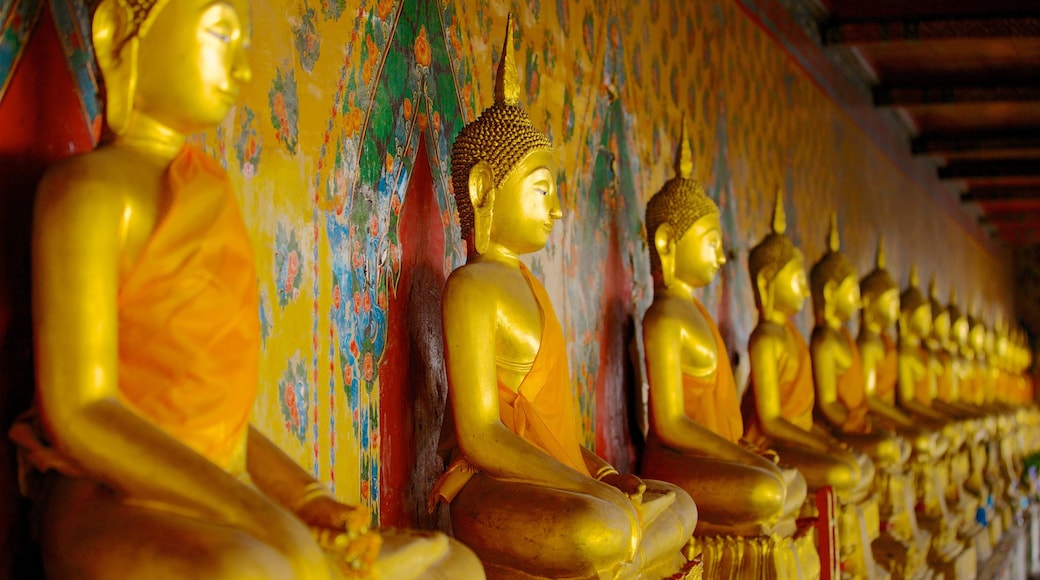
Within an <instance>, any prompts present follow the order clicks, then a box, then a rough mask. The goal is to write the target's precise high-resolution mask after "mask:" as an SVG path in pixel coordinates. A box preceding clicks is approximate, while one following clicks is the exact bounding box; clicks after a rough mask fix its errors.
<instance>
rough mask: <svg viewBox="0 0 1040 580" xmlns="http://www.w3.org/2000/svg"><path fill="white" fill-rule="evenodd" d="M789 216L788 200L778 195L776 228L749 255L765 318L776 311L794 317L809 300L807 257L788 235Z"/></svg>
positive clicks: (752, 277) (757, 303)
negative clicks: (806, 270)
mask: <svg viewBox="0 0 1040 580" xmlns="http://www.w3.org/2000/svg"><path fill="white" fill-rule="evenodd" d="M785 231H787V216H786V214H785V213H784V199H783V196H782V194H781V192H780V190H777V192H776V206H775V207H774V209H773V229H772V231H771V232H770V233H769V234H767V235H766V237H764V238H762V241H761V242H759V243H758V245H757V246H755V247H754V248H751V252H750V254H748V272H749V274H750V275H751V280H752V282H753V283H754V290H755V305H756V306H758V309H759V312H760V313H761V314H762V315H763V317H768V316H769V315H770V314H772V313H773V312H774V311H776V312H779V313H782V314H784V315H785V316H792V315H794V314H797V313H798V312H800V311H801V310H802V307H803V306H804V305H805V300H806V298H808V297H809V284H808V280H806V275H805V257H804V256H803V255H802V252H801V250H799V249H798V248H796V247H795V245H794V244H793V243H791V240H790V239H788V237H787V236H785V235H784V232H785Z"/></svg>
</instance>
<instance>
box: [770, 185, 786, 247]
mask: <svg viewBox="0 0 1040 580" xmlns="http://www.w3.org/2000/svg"><path fill="white" fill-rule="evenodd" d="M786 231H787V213H786V212H785V211H784V192H783V190H782V189H780V188H779V187H778V188H776V204H775V205H774V206H773V233H774V234H778V235H783V233H784V232H786Z"/></svg>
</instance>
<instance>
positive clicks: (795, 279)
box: [773, 252, 809, 316]
mask: <svg viewBox="0 0 1040 580" xmlns="http://www.w3.org/2000/svg"><path fill="white" fill-rule="evenodd" d="M807 278H808V277H807V276H806V275H805V259H804V258H803V257H802V255H801V252H799V253H797V254H796V255H795V257H794V258H792V259H791V261H790V262H788V263H787V264H785V265H784V267H783V268H781V269H780V271H779V272H778V273H777V275H776V278H775V279H774V280H773V309H774V310H776V311H777V312H782V313H783V314H785V315H787V316H793V315H795V314H797V313H799V312H801V310H802V307H803V306H805V301H806V300H807V299H808V298H809V281H808V279H807Z"/></svg>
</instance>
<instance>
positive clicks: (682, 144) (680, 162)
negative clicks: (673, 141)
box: [675, 112, 693, 179]
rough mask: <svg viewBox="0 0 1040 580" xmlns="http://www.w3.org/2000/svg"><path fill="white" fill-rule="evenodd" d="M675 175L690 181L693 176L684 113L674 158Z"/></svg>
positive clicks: (690, 150)
mask: <svg viewBox="0 0 1040 580" xmlns="http://www.w3.org/2000/svg"><path fill="white" fill-rule="evenodd" d="M675 174H676V175H678V176H679V177H681V178H683V179H690V177H691V176H692V175H693V150H692V149H690V133H689V131H688V130H687V128H686V113H685V112H684V113H683V116H682V125H681V126H680V132H679V152H678V154H677V155H676V156H675Z"/></svg>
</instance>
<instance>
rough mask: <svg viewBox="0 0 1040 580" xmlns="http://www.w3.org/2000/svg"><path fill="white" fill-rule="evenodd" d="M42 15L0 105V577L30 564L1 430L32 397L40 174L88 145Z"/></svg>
mask: <svg viewBox="0 0 1040 580" xmlns="http://www.w3.org/2000/svg"><path fill="white" fill-rule="evenodd" d="M79 107H80V105H79V101H78V100H77V98H76V94H75V89H74V85H73V82H72V77H71V75H70V74H69V71H68V68H67V67H66V64H65V57H64V54H63V53H62V49H61V43H59V42H58V37H57V33H56V32H55V29H54V21H53V19H52V17H51V13H50V9H49V8H48V7H45V8H44V12H43V14H41V15H40V19H39V21H38V22H37V25H36V30H35V31H34V32H33V34H32V36H31V37H30V39H29V43H28V45H27V46H26V48H25V53H24V55H23V56H22V61H21V63H20V64H19V65H18V68H17V70H16V71H15V72H14V76H13V77H12V79H11V84H10V85H9V87H8V90H7V92H6V93H5V94H4V98H3V100H2V101H0V128H2V129H0V577H8V576H9V575H10V577H13V578H19V577H31V575H32V574H33V570H34V568H33V566H35V565H36V562H35V561H34V560H33V558H32V557H31V554H33V551H32V550H31V549H30V547H29V546H27V545H26V544H27V541H28V538H29V533H28V530H27V529H26V528H25V523H24V520H23V519H22V518H23V515H22V513H23V509H24V505H23V504H21V502H19V500H18V498H19V495H18V490H17V485H16V482H15V471H14V451H13V449H12V448H11V446H10V444H9V443H8V442H7V437H6V436H5V435H6V433H7V428H8V427H9V426H10V424H11V421H12V420H13V418H14V417H15V415H17V414H18V413H19V412H21V411H22V410H23V409H24V408H25V407H26V406H27V405H28V404H29V401H30V400H31V398H32V393H33V373H32V330H31V320H30V316H29V313H30V304H29V295H30V287H29V239H30V231H31V230H30V228H31V224H32V204H33V199H34V192H35V189H36V183H37V182H38V181H39V179H40V176H41V175H42V173H43V170H44V168H45V167H46V166H47V164H48V163H52V162H54V161H57V160H58V159H61V158H63V157H67V156H69V155H71V154H73V153H77V152H81V151H86V150H88V149H89V148H90V146H91V140H90V132H89V130H88V129H87V128H86V127H85V126H84V125H83V120H82V119H83V118H82V115H81V114H80V108H79Z"/></svg>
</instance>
